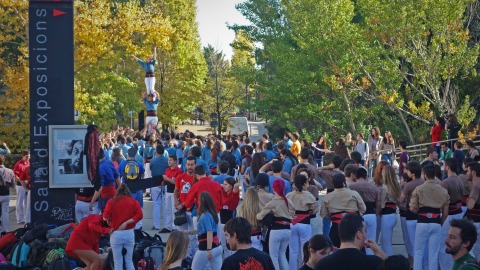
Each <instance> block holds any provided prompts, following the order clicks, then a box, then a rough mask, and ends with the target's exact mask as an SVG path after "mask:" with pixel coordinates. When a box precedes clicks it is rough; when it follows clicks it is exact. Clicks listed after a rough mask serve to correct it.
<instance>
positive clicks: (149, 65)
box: [137, 59, 157, 73]
mask: <svg viewBox="0 0 480 270" xmlns="http://www.w3.org/2000/svg"><path fill="white" fill-rule="evenodd" d="M137 62H138V63H139V64H140V66H142V68H143V70H145V72H146V73H153V72H154V71H155V63H156V62H157V61H156V60H152V61H151V62H143V61H142V60H140V59H137Z"/></svg>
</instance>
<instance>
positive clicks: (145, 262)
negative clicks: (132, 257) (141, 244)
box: [137, 257, 157, 270]
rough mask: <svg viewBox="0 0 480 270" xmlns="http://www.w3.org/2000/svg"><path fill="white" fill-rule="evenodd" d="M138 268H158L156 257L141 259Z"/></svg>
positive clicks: (148, 269) (141, 269)
mask: <svg viewBox="0 0 480 270" xmlns="http://www.w3.org/2000/svg"><path fill="white" fill-rule="evenodd" d="M137 269H138V270H155V269H157V264H156V262H155V259H153V258H152V257H147V258H143V259H141V260H140V261H139V262H138V263H137Z"/></svg>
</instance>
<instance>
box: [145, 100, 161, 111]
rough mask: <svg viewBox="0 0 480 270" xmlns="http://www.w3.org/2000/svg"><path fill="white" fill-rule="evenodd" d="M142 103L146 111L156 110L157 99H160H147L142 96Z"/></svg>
mask: <svg viewBox="0 0 480 270" xmlns="http://www.w3.org/2000/svg"><path fill="white" fill-rule="evenodd" d="M142 100H143V104H145V109H146V110H147V112H150V111H155V112H156V111H157V109H158V101H160V100H159V99H158V98H156V99H154V100H153V101H148V99H147V98H143V99H142Z"/></svg>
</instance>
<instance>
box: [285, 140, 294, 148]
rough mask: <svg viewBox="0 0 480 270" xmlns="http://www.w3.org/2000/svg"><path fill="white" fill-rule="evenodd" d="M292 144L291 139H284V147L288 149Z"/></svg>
mask: <svg viewBox="0 0 480 270" xmlns="http://www.w3.org/2000/svg"><path fill="white" fill-rule="evenodd" d="M292 145H293V141H292V140H290V139H288V140H286V141H285V148H287V149H290V148H292Z"/></svg>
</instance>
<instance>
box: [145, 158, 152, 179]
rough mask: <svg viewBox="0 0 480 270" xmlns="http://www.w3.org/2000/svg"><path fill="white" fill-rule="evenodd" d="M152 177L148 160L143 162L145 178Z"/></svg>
mask: <svg viewBox="0 0 480 270" xmlns="http://www.w3.org/2000/svg"><path fill="white" fill-rule="evenodd" d="M151 177H152V170H151V169H150V162H148V163H145V178H151Z"/></svg>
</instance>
